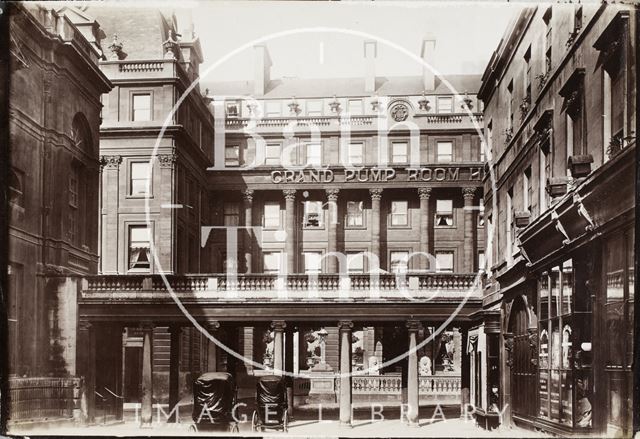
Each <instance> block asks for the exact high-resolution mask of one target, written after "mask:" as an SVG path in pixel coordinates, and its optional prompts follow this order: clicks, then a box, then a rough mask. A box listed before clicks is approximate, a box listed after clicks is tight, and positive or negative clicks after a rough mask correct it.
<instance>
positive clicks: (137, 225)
mask: <svg viewBox="0 0 640 439" xmlns="http://www.w3.org/2000/svg"><path fill="white" fill-rule="evenodd" d="M135 228H137V229H147V230H148V234H149V241H148V244H149V247H148V257H147V258H148V261H149V267H148V268H146V267H132V266H131V255H132V247H131V245H132V241H133V239H132V231H133V229H135ZM153 230H154V227H153V223H151V224H147V223H140V222H131V223H126V231H127V247H126V250H127V259H126V267H127V272H128V273H152V272H153V265H154V264H153V258H152V257H151V240H152V239H153V238H152V236H153V233H154V232H153Z"/></svg>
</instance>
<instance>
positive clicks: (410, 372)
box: [407, 320, 421, 427]
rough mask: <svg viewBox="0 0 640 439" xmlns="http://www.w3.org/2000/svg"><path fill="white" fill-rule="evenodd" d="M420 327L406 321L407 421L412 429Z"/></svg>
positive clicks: (416, 402) (415, 423)
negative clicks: (407, 350) (407, 349)
mask: <svg viewBox="0 0 640 439" xmlns="http://www.w3.org/2000/svg"><path fill="white" fill-rule="evenodd" d="M420 328H421V325H420V322H419V321H417V320H409V321H407V329H408V333H409V357H408V358H407V404H408V407H407V420H408V421H409V425H410V426H412V427H417V426H418V409H419V407H420V396H419V389H420V380H419V378H418V351H417V350H416V346H417V345H418V341H417V338H418V331H419V330H420Z"/></svg>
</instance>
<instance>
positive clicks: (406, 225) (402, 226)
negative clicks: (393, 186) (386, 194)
mask: <svg viewBox="0 0 640 439" xmlns="http://www.w3.org/2000/svg"><path fill="white" fill-rule="evenodd" d="M394 203H404V204H405V205H406V206H407V208H406V213H405V214H398V213H394V212H393V205H394ZM398 215H404V216H405V217H406V219H407V220H406V222H405V223H402V224H394V223H393V218H394V216H396V217H397V216H398ZM387 224H388V227H389V228H390V229H408V228H411V207H410V203H409V200H389V218H388V223H387Z"/></svg>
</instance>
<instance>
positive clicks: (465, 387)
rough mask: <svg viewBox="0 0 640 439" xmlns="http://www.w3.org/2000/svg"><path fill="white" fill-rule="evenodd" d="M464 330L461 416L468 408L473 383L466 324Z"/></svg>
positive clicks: (461, 359)
mask: <svg viewBox="0 0 640 439" xmlns="http://www.w3.org/2000/svg"><path fill="white" fill-rule="evenodd" d="M460 332H462V346H461V349H460V354H461V355H462V357H461V358H460V392H461V395H460V396H461V398H460V416H465V414H466V409H467V406H468V404H469V391H470V384H471V364H470V362H469V354H468V353H467V339H468V337H469V329H468V328H467V327H466V326H463V327H461V328H460Z"/></svg>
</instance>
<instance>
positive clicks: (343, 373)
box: [338, 321, 353, 427]
mask: <svg viewBox="0 0 640 439" xmlns="http://www.w3.org/2000/svg"><path fill="white" fill-rule="evenodd" d="M352 329H353V322H351V321H340V322H339V323H338V330H339V332H340V401H339V403H340V425H342V426H349V427H350V426H351V421H352V420H351V400H352V399H351V391H352V390H351V330H352Z"/></svg>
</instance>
